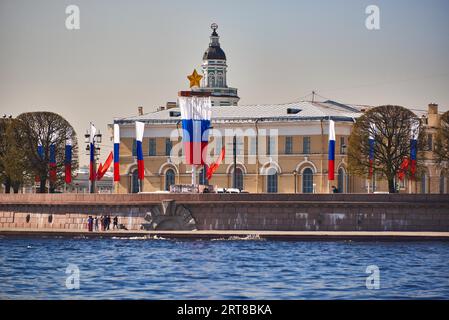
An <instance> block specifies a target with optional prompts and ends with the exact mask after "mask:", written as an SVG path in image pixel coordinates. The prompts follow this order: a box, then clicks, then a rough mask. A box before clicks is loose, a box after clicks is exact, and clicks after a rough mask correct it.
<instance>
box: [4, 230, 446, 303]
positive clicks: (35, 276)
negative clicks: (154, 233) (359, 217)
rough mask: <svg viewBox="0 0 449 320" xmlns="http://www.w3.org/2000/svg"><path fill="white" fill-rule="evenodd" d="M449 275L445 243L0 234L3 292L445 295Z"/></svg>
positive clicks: (35, 295) (61, 295) (9, 295)
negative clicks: (70, 285) (75, 282)
mask: <svg viewBox="0 0 449 320" xmlns="http://www.w3.org/2000/svg"><path fill="white" fill-rule="evenodd" d="M69 264H75V265H77V266H78V268H79V270H80V288H79V290H69V289H67V288H66V285H65V284H66V277H67V276H68V275H67V274H66V268H67V266H68V265H69ZM369 265H376V266H378V267H379V269H380V285H381V288H380V290H368V289H367V288H366V286H365V281H366V277H367V276H368V275H367V274H366V273H365V270H366V267H367V266H369ZM448 274H449V244H448V243H445V242H408V243H404V242H400V243H394V242H348V241H347V242H343V241H338V242H274V241H257V240H254V241H252V240H247V239H245V240H244V241H242V240H241V239H236V240H235V241H228V240H226V241H221V240H217V241H173V240H166V241H160V240H154V239H146V240H142V239H50V238H40V239H11V238H1V239H0V297H1V298H6V299H448V298H449V277H448Z"/></svg>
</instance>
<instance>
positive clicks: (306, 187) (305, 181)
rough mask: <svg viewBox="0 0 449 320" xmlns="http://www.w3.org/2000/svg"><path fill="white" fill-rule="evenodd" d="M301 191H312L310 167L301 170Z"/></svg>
mask: <svg viewBox="0 0 449 320" xmlns="http://www.w3.org/2000/svg"><path fill="white" fill-rule="evenodd" d="M302 193H313V171H312V169H310V168H306V169H304V171H303V172H302Z"/></svg>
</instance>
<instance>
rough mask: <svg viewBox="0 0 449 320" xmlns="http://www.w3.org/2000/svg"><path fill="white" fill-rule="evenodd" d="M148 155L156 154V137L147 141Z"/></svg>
mask: <svg viewBox="0 0 449 320" xmlns="http://www.w3.org/2000/svg"><path fill="white" fill-rule="evenodd" d="M148 155H149V156H155V155H156V138H150V140H149V143H148Z"/></svg>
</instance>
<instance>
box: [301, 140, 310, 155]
mask: <svg viewBox="0 0 449 320" xmlns="http://www.w3.org/2000/svg"><path fill="white" fill-rule="evenodd" d="M302 153H304V154H310V137H304V138H303V139H302Z"/></svg>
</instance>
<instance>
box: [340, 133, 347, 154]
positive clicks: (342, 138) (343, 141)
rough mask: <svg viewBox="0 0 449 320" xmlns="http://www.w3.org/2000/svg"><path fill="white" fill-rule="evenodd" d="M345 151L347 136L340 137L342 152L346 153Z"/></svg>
mask: <svg viewBox="0 0 449 320" xmlns="http://www.w3.org/2000/svg"><path fill="white" fill-rule="evenodd" d="M345 152H346V144H345V137H340V154H345Z"/></svg>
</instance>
